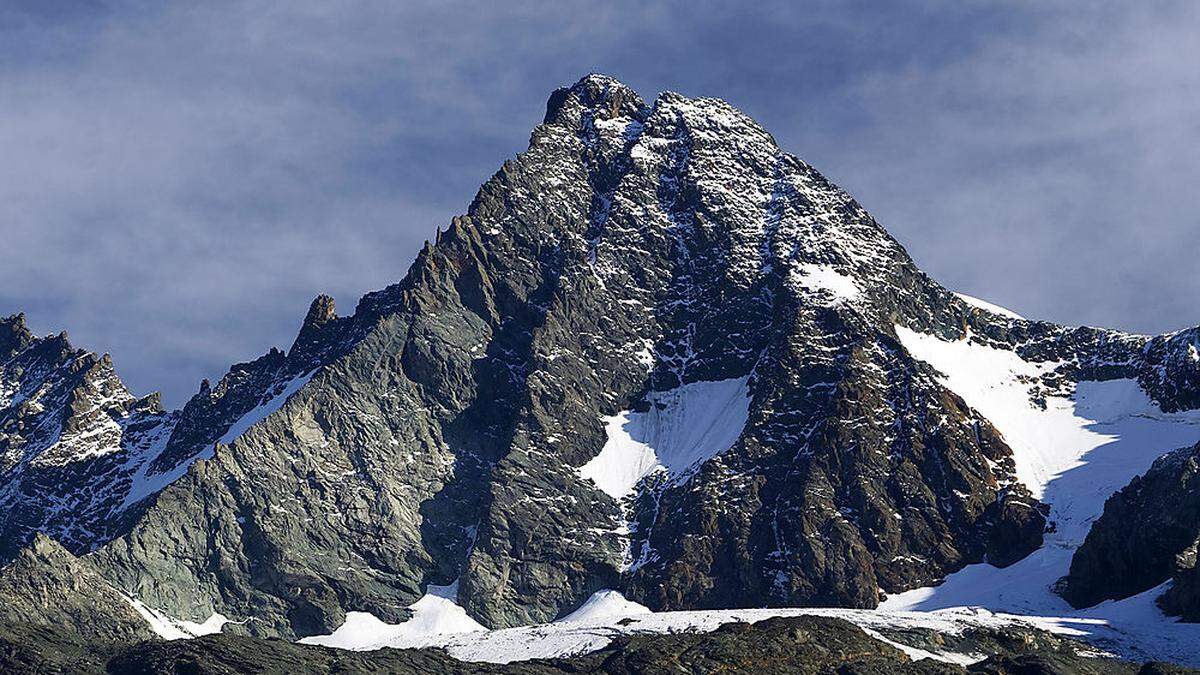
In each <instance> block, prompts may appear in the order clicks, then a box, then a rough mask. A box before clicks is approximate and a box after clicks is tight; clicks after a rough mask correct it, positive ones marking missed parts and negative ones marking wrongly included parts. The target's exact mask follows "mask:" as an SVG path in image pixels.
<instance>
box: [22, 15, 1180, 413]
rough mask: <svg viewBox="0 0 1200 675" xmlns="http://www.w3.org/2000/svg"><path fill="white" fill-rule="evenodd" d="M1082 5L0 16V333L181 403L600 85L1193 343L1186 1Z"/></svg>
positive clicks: (1058, 305) (1012, 274)
mask: <svg viewBox="0 0 1200 675" xmlns="http://www.w3.org/2000/svg"><path fill="white" fill-rule="evenodd" d="M751 6H753V9H749V8H750V7H751ZM1082 7H1084V5H1082V4H1079V3H1073V2H1072V3H1068V2H1062V3H1056V2H1032V1H1031V2H1007V3H989V2H971V3H963V2H958V1H953V2H935V1H932V0H931V1H913V2H888V3H878V2H855V1H853V0H849V1H838V2H834V1H830V2H819V1H818V2H807V3H772V2H760V3H706V2H686V3H685V2H679V3H674V2H661V3H659V2H629V3H625V2H615V3H600V2H580V3H576V2H567V1H560V2H547V3H518V2H513V3H480V4H479V5H478V6H471V5H466V4H457V3H451V2H437V3H421V2H402V3H396V2H344V3H326V2H312V1H309V0H291V1H289V2H277V3H271V2H224V1H222V0H213V1H211V2H204V3H160V2H150V1H147V2H117V1H114V2H107V1H104V0H90V1H84V0H72V1H64V2H60V1H58V0H7V1H6V2H3V3H0V102H2V105H0V314H3V315H8V314H11V313H15V312H18V311H23V312H25V313H26V315H27V320H28V322H29V324H30V326H31V328H32V329H34V330H35V331H36V332H38V333H51V332H59V331H62V330H66V331H68V332H69V334H70V336H71V340H72V342H73V343H74V344H75V345H77V346H80V347H84V348H87V349H90V350H94V351H97V352H105V351H107V352H110V353H111V354H112V356H113V359H114V361H115V363H116V365H117V369H118V371H119V373H120V374H121V376H122V377H123V378H124V379H125V381H126V383H127V384H128V385H129V386H130V388H131V389H132V390H133V391H134V392H135V393H138V394H143V393H148V392H150V391H155V390H158V391H161V392H162V393H163V397H164V403H165V404H166V405H168V406H169V407H174V406H178V405H181V404H182V403H183V401H184V400H186V398H187V397H188V396H190V395H191V394H192V393H194V392H195V391H196V390H197V388H198V385H199V381H200V379H201V378H203V377H208V378H214V379H215V378H218V377H220V376H221V375H222V374H223V373H224V372H225V371H226V370H227V369H228V367H229V365H230V364H232V363H235V362H238V361H245V360H249V359H251V358H254V357H256V356H258V355H259V354H262V353H263V352H265V351H266V350H267V349H268V348H270V347H271V346H280V347H282V348H287V347H288V346H289V345H290V344H291V342H292V340H293V338H294V336H295V334H296V331H297V330H298V329H299V325H300V322H301V320H302V319H303V316H304V313H305V311H306V309H307V307H308V304H309V302H310V301H311V300H312V298H313V297H314V296H315V295H317V294H318V293H329V294H331V295H333V296H334V297H335V298H336V299H337V301H338V305H339V309H341V310H342V311H343V312H349V311H351V310H352V309H353V307H354V304H355V302H356V301H357V299H358V297H359V296H360V295H361V294H362V293H364V292H366V291H369V290H373V289H378V288H382V287H384V286H386V285H387V284H389V283H391V282H394V281H397V280H399V279H400V278H401V277H402V276H403V275H404V273H405V271H406V270H407V268H408V266H409V264H410V262H411V261H412V259H413V257H414V255H415V253H416V251H417V249H418V248H419V247H420V245H421V243H422V242H423V241H424V240H425V239H428V238H432V234H433V232H434V230H435V228H437V227H438V226H445V225H446V224H447V223H448V222H449V220H450V217H451V216H453V215H455V214H458V213H462V212H463V211H465V209H466V207H467V205H468V204H469V203H470V201H471V198H472V197H473V196H474V194H475V192H476V190H477V189H478V187H479V185H480V184H481V183H482V182H483V181H484V180H486V179H487V178H488V177H489V176H490V175H491V174H492V173H493V172H494V171H495V170H496V169H497V168H499V166H500V165H501V164H502V163H503V161H504V160H505V159H506V158H509V157H511V156H512V155H514V154H516V153H518V152H520V151H522V150H524V148H525V145H526V143H527V142H528V139H529V132H530V130H531V129H532V128H533V127H534V125H536V124H537V123H538V122H540V121H541V118H542V115H543V113H544V111H545V102H546V98H547V97H548V96H549V94H550V92H552V91H553V90H554V89H555V88H557V87H560V86H564V85H569V84H571V83H573V82H575V81H576V80H578V79H579V78H580V77H581V76H583V75H585V74H587V73H589V72H602V73H606V74H609V75H612V76H614V77H617V78H618V79H620V80H622V81H624V82H625V83H626V84H628V85H630V86H632V87H633V88H635V89H636V90H638V91H639V92H641V93H642V95H643V97H645V98H647V99H651V98H653V96H654V95H655V94H656V93H657V92H659V91H663V90H672V91H678V92H680V93H683V94H685V95H690V96H715V97H720V98H723V99H725V100H727V101H729V102H731V103H732V104H734V105H735V106H737V107H738V108H740V109H741V110H743V111H744V112H746V113H747V114H749V115H751V116H752V117H754V118H755V119H757V120H758V121H759V122H760V123H761V124H762V125H763V126H764V127H765V128H766V129H768V130H769V131H770V132H771V133H772V134H773V135H774V136H775V138H776V139H777V140H778V141H779V143H780V145H781V146H782V147H783V148H784V149H786V150H788V151H790V152H792V153H794V154H796V155H798V156H799V157H801V158H802V159H804V160H806V161H808V162H809V163H810V164H812V165H814V166H815V167H816V168H817V169H818V170H820V171H821V172H822V173H824V174H825V175H827V176H828V177H830V178H831V179H832V180H834V181H835V182H837V183H838V184H840V185H841V186H842V187H844V188H846V189H847V190H848V191H849V192H850V193H851V194H853V195H854V196H855V197H857V198H858V200H859V201H860V202H861V203H862V204H863V205H864V206H865V207H866V208H867V210H868V211H870V212H871V213H872V214H873V215H874V216H875V217H876V219H877V220H879V221H880V222H881V223H882V224H883V225H884V226H885V227H886V228H888V230H889V231H890V232H891V233H892V234H893V235H894V236H895V237H896V238H897V239H899V240H900V241H901V243H903V244H904V245H905V247H906V248H907V249H908V251H909V252H910V253H911V254H912V256H913V257H914V258H915V259H916V261H917V263H918V264H919V265H921V266H922V267H923V268H924V269H925V270H926V271H927V272H929V273H930V274H931V275H932V276H933V277H935V278H936V279H938V280H939V281H941V282H942V283H943V284H945V285H947V286H948V287H950V288H953V289H956V290H960V291H962V292H965V293H968V294H971V295H975V296H978V297H981V298H984V299H987V300H989V301H992V302H995V303H997V304H1001V305H1004V306H1006V307H1009V308H1011V309H1013V310H1016V311H1018V312H1020V313H1022V314H1024V315H1026V316H1028V317H1030V318H1039V319H1047V320H1053V321H1058V322H1063V323H1069V324H1088V325H1100V326H1109V327H1114V328H1121V329H1125V330H1131V331H1137V332H1145V333H1155V332H1162V331H1169V330H1175V329H1178V328H1182V327H1186V326H1189V325H1196V324H1200V302H1197V299H1200V274H1197V269H1198V260H1200V255H1198V254H1200V227H1198V225H1200V223H1198V222H1197V218H1198V215H1197V214H1200V187H1198V186H1200V152H1197V148H1200V68H1197V67H1196V64H1197V63H1200V40H1197V39H1196V35H1198V34H1200V3H1193V2H1169V1H1163V2H1148V3H1125V2H1121V3H1107V2H1094V3H1087V4H1086V8H1087V9H1086V11H1084V10H1082V9H1081V8H1082Z"/></svg>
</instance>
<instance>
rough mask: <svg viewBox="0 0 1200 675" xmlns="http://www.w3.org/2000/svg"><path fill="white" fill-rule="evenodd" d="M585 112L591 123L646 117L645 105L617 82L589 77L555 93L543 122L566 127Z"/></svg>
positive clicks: (606, 78) (601, 76)
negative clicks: (619, 118)
mask: <svg viewBox="0 0 1200 675" xmlns="http://www.w3.org/2000/svg"><path fill="white" fill-rule="evenodd" d="M585 110H586V111H588V112H589V113H590V115H591V117H592V118H593V119H613V118H617V117H641V116H643V115H644V113H645V110H646V102H645V101H643V100H642V97H641V96H639V95H638V93H637V92H636V91H634V90H633V89H632V88H630V87H628V86H627V85H625V84H624V83H622V82H621V81H620V80H618V79H616V78H614V77H609V76H608V75H601V74H599V73H591V74H589V75H585V76H584V77H583V78H581V79H580V80H579V81H578V82H576V83H575V84H573V85H571V86H570V87H562V88H559V89H556V90H555V91H554V93H552V94H550V99H549V100H548V101H546V117H545V119H544V120H543V122H544V123H545V124H554V123H569V122H570V121H571V120H572V119H573V118H575V117H577V116H579V115H580V114H581V112H582V111H585Z"/></svg>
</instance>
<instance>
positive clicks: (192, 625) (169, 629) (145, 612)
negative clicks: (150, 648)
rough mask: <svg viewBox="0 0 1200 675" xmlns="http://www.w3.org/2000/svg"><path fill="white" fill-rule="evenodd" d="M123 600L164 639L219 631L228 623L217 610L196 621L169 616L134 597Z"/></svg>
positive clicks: (197, 635) (180, 638) (126, 597)
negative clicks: (199, 621) (202, 619)
mask: <svg viewBox="0 0 1200 675" xmlns="http://www.w3.org/2000/svg"><path fill="white" fill-rule="evenodd" d="M125 600H126V601H127V602H128V603H129V604H130V605H131V606H132V607H133V609H134V611H136V612H137V613H138V614H139V615H140V616H141V617H142V618H143V619H145V620H146V623H147V624H149V625H150V630H152V631H154V634H155V635H157V636H159V637H160V638H162V639H164V640H185V639H187V638H194V637H200V636H201V635H211V634H213V633H220V632H221V628H222V627H223V626H224V625H225V624H227V623H229V619H227V618H225V616H224V615H223V614H220V613H218V612H214V613H213V614H212V615H211V616H209V617H208V619H206V620H204V621H203V622H202V623H196V622H194V621H185V620H183V619H175V618H172V617H169V616H167V615H166V614H164V613H163V612H160V611H158V610H156V609H154V608H153V607H149V606H147V605H146V604H145V603H143V602H142V601H140V600H138V599H136V598H131V597H129V596H125Z"/></svg>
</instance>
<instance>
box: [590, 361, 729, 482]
mask: <svg viewBox="0 0 1200 675" xmlns="http://www.w3.org/2000/svg"><path fill="white" fill-rule="evenodd" d="M748 380H749V378H748V377H739V378H733V379H729V380H721V381H719V382H693V383H691V384H685V385H683V386H682V387H677V388H675V389H672V390H670V391H664V392H655V393H653V394H650V395H649V396H648V397H647V399H648V403H649V405H650V409H649V410H648V411H646V412H632V411H626V412H622V413H620V414H617V415H614V416H612V417H608V418H605V419H604V427H605V431H606V433H607V434H608V439H607V441H606V442H605V443H604V447H603V448H601V450H600V454H598V455H596V456H595V457H593V458H592V459H591V461H589V462H588V463H587V464H584V465H583V466H581V467H579V475H580V476H582V477H583V478H588V479H591V480H592V481H594V482H595V483H596V487H598V488H600V489H601V490H603V491H604V492H605V493H607V494H609V495H610V496H612V497H613V498H614V499H617V500H621V499H624V498H625V497H627V496H628V495H630V494H632V493H633V490H634V488H635V487H636V486H637V484H638V482H639V481H641V480H642V479H643V478H645V477H646V476H648V475H650V474H651V473H653V472H654V471H658V470H664V471H666V472H667V473H668V475H669V476H670V477H671V478H679V477H683V476H687V475H689V474H690V473H691V472H692V471H694V470H695V469H696V468H697V467H699V465H700V464H703V463H704V462H705V461H706V460H708V459H709V458H711V457H714V456H716V455H719V454H721V453H723V452H725V451H726V450H728V449H729V448H730V447H732V446H733V444H734V443H735V442H736V441H737V439H738V437H739V436H741V435H742V430H743V429H744V428H745V426H746V419H747V417H748V415H749V411H750V391H749V388H748V384H747V383H748Z"/></svg>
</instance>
